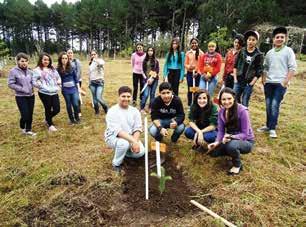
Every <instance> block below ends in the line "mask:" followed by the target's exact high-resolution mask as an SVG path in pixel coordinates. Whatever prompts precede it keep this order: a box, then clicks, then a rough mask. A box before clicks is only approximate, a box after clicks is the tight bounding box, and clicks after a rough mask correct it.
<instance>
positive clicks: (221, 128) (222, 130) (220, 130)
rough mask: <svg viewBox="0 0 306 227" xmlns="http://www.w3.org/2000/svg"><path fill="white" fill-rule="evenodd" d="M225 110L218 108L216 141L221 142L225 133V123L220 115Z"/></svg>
mask: <svg viewBox="0 0 306 227" xmlns="http://www.w3.org/2000/svg"><path fill="white" fill-rule="evenodd" d="M224 111H225V110H220V111H219V113H218V133H217V138H216V142H219V143H221V142H222V140H223V137H224V134H225V125H224V121H223V120H222V118H221V115H222V114H223V113H224Z"/></svg>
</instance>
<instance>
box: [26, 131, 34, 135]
mask: <svg viewBox="0 0 306 227" xmlns="http://www.w3.org/2000/svg"><path fill="white" fill-rule="evenodd" d="M24 134H25V135H27V136H36V133H35V132H32V131H27V132H25V133H24Z"/></svg>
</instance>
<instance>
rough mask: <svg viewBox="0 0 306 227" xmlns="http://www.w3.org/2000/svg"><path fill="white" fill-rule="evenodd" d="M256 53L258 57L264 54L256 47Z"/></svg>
mask: <svg viewBox="0 0 306 227" xmlns="http://www.w3.org/2000/svg"><path fill="white" fill-rule="evenodd" d="M255 51H256V53H257V54H258V55H263V52H261V51H260V50H259V48H258V47H256V49H255Z"/></svg>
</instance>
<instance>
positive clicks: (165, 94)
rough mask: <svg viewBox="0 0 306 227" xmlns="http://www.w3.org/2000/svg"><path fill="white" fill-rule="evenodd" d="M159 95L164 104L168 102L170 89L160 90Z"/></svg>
mask: <svg viewBox="0 0 306 227" xmlns="http://www.w3.org/2000/svg"><path fill="white" fill-rule="evenodd" d="M160 97H161V99H162V100H163V102H164V103H165V104H168V103H170V102H171V99H172V91H171V90H169V89H164V90H162V91H161V92H160Z"/></svg>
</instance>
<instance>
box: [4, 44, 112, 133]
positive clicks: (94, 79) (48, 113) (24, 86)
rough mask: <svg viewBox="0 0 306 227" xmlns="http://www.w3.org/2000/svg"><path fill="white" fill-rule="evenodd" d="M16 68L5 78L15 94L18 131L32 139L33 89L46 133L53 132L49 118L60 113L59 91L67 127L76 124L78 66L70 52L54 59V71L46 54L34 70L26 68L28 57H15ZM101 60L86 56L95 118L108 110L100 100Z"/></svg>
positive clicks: (78, 98) (78, 106)
mask: <svg viewBox="0 0 306 227" xmlns="http://www.w3.org/2000/svg"><path fill="white" fill-rule="evenodd" d="M16 63H17V65H16V66H15V67H14V68H12V69H11V70H10V72H9V76H8V86H9V88H11V89H13V90H14V91H15V99H16V103H17V106H18V109H19V112H20V115H21V118H20V122H19V125H20V129H21V132H22V133H23V134H25V135H29V136H36V133H35V132H33V131H32V121H33V110H34V104H35V94H34V88H37V89H38V96H39V98H40V100H41V102H42V104H43V106H44V109H45V118H44V119H45V120H44V123H45V124H46V126H47V128H48V131H49V132H55V131H57V128H56V127H55V125H54V122H53V118H54V117H55V116H56V115H57V114H58V113H59V112H60V99H59V95H58V93H59V92H60V91H61V92H62V95H63V97H64V100H65V103H66V110H67V114H68V118H69V124H79V123H80V117H81V116H82V114H81V101H82V98H81V95H85V91H84V90H83V89H81V86H82V77H81V70H82V69H81V63H80V61H79V60H78V59H76V58H74V54H73V51H72V50H71V49H70V50H68V51H67V52H61V53H60V54H59V55H58V62H57V66H56V67H54V66H53V63H52V58H51V56H50V55H49V54H48V53H41V54H40V56H39V59H38V62H37V66H36V68H34V69H33V70H32V69H30V68H29V56H28V55H27V54H25V53H18V54H17V56H16ZM104 64H105V62H104V60H103V59H102V58H99V57H98V54H97V52H96V51H95V50H92V51H91V53H90V61H89V88H90V91H91V94H92V104H93V107H94V110H95V113H96V114H99V106H101V107H102V108H103V110H104V111H105V113H107V110H108V106H107V103H106V102H105V100H104V99H103V97H102V94H103V90H104Z"/></svg>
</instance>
